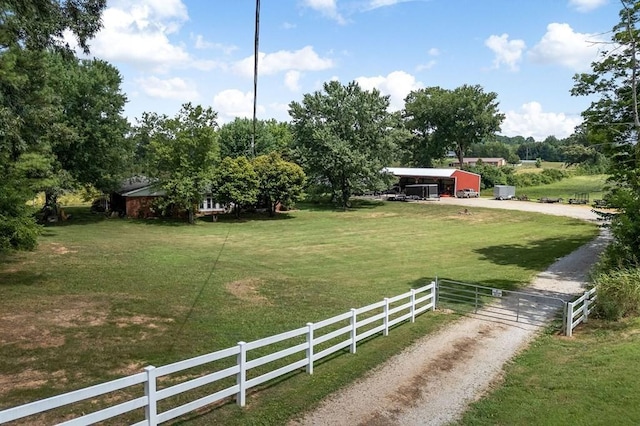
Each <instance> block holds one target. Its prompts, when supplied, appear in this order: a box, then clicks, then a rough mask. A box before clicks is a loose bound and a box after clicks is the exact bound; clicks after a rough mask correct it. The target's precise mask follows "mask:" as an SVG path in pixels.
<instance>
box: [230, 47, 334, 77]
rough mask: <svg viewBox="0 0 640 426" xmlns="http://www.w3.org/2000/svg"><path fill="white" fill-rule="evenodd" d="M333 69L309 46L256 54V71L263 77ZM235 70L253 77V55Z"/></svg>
mask: <svg viewBox="0 0 640 426" xmlns="http://www.w3.org/2000/svg"><path fill="white" fill-rule="evenodd" d="M332 67H333V61H332V60H331V59H328V58H321V57H320V56H318V54H317V53H316V52H315V51H314V50H313V47H311V46H305V47H303V48H302V49H299V50H295V51H290V50H280V51H278V52H275V53H263V52H260V53H259V54H258V71H259V73H260V74H263V75H271V74H277V73H279V72H282V71H288V70H297V71H320V70H325V69H329V68H332ZM235 68H236V70H237V71H238V72H240V73H241V74H243V75H245V76H247V77H250V76H253V55H251V56H249V57H247V58H245V59H243V60H241V61H239V62H237V63H236V65H235Z"/></svg>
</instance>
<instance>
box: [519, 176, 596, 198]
mask: <svg viewBox="0 0 640 426" xmlns="http://www.w3.org/2000/svg"><path fill="white" fill-rule="evenodd" d="M606 179H607V175H592V176H571V177H569V178H566V179H563V180H561V181H559V182H554V183H551V184H548V185H539V186H528V187H526V188H516V195H519V196H520V195H525V194H526V195H527V196H528V197H529V199H530V200H538V199H540V198H541V197H550V198H563V199H564V202H565V203H566V202H568V200H569V198H573V197H574V196H575V194H577V193H585V192H586V193H588V194H589V201H590V202H593V200H596V199H602V195H603V192H602V191H603V188H604V186H605V182H606Z"/></svg>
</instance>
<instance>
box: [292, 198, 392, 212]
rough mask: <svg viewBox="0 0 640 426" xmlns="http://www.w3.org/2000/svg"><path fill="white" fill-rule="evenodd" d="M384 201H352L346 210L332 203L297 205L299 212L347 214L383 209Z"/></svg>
mask: <svg viewBox="0 0 640 426" xmlns="http://www.w3.org/2000/svg"><path fill="white" fill-rule="evenodd" d="M383 205H384V201H381V200H352V201H351V205H350V206H349V207H348V208H347V209H346V210H345V209H344V208H342V207H340V206H338V205H336V204H333V203H330V202H318V203H312V202H304V203H298V204H296V207H297V208H298V210H306V211H312V212H325V211H328V212H345V211H347V212H348V211H356V210H370V209H375V208H378V207H382V206H383Z"/></svg>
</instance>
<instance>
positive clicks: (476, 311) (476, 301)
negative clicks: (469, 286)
mask: <svg viewBox="0 0 640 426" xmlns="http://www.w3.org/2000/svg"><path fill="white" fill-rule="evenodd" d="M474 313H476V314H477V313H478V287H476V300H475V311H474Z"/></svg>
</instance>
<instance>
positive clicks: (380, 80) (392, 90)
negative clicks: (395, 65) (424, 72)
mask: <svg viewBox="0 0 640 426" xmlns="http://www.w3.org/2000/svg"><path fill="white" fill-rule="evenodd" d="M355 81H356V82H357V83H358V84H359V85H360V87H362V89H364V90H372V89H374V88H375V89H378V90H379V91H380V93H382V94H383V95H389V103H390V105H389V109H390V110H391V111H398V110H400V109H402V108H404V98H406V97H407V95H408V94H409V92H411V91H412V90H417V89H420V88H422V87H424V85H423V84H422V83H421V82H419V81H416V78H415V77H414V76H412V75H411V74H408V73H406V72H404V71H394V72H392V73H390V74H389V75H387V76H386V77H383V76H377V77H358V78H356V79H355Z"/></svg>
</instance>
